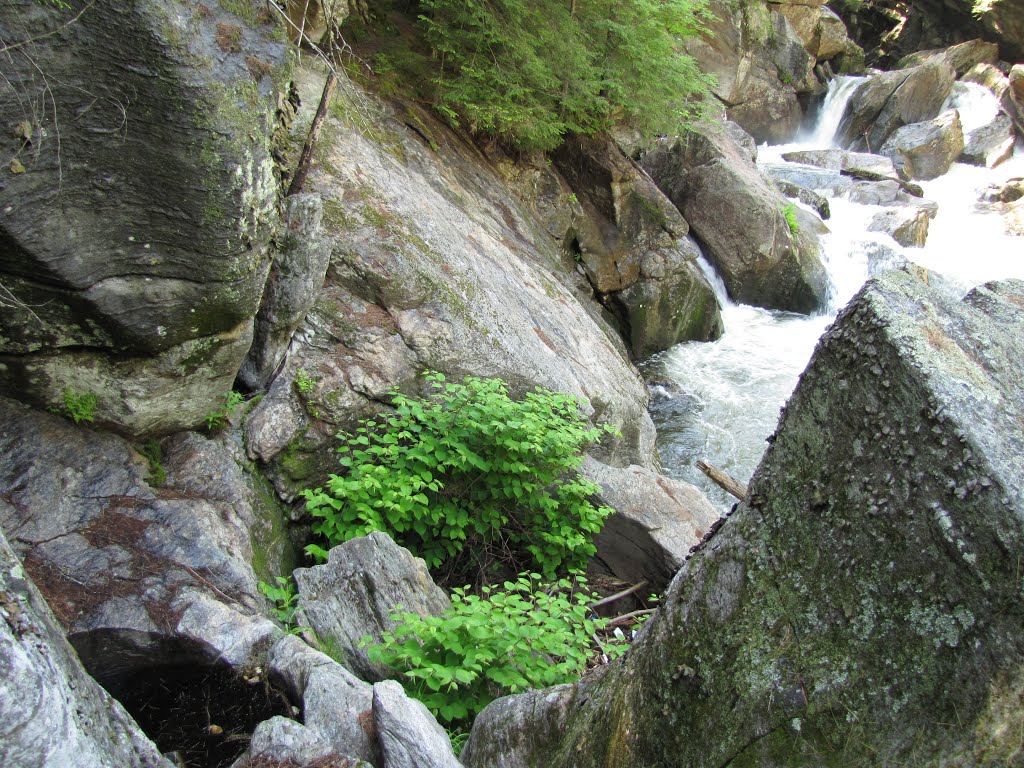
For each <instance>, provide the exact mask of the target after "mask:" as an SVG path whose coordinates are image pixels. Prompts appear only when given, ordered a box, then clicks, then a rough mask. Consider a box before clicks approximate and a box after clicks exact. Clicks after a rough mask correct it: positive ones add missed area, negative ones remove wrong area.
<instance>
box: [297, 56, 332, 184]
mask: <svg viewBox="0 0 1024 768" xmlns="http://www.w3.org/2000/svg"><path fill="white" fill-rule="evenodd" d="M337 85H338V76H337V75H336V74H334V72H331V73H330V74H329V75H327V82H326V83H324V92H323V95H322V96H320V106H318V107H317V108H316V116H315V117H314V118H313V125H311V126H310V128H309V135H308V136H307V137H306V143H305V144H303V145H302V154H301V155H299V165H298V167H297V168H296V169H295V178H294V179H292V183H291V186H290V187H288V195H289V196H291V195H297V194H299V192H301V191H302V187H303V185H304V184H305V183H306V177H307V176H308V175H309V166H310V163H311V162H312V160H313V150H315V149H316V143H317V141H319V140H320V129H321V128H323V125H324V118H326V117H327V107H328V106H330V103H331V96H332V95H334V89H335V87H336V86H337Z"/></svg>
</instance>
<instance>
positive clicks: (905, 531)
mask: <svg viewBox="0 0 1024 768" xmlns="http://www.w3.org/2000/svg"><path fill="white" fill-rule="evenodd" d="M1022 327H1024V283H1022V282H1020V281H1005V282H1001V283H994V284H989V285H987V286H983V287H980V288H978V289H975V290H974V291H972V292H971V293H970V294H969V295H968V296H967V297H966V298H965V299H963V300H962V301H958V300H956V299H954V298H950V297H947V296H946V294H944V293H942V292H940V291H937V290H933V289H930V288H928V287H927V286H925V285H924V284H923V283H920V282H918V281H917V280H916V279H915V278H914V277H912V276H911V275H910V274H908V273H906V272H888V273H886V274H884V275H883V276H881V277H880V278H877V279H875V280H872V281H871V282H869V283H868V285H867V286H866V287H865V288H864V289H862V291H861V292H860V293H859V294H858V295H857V296H856V297H855V298H854V299H853V300H852V301H851V302H850V304H849V305H848V306H847V307H846V309H845V310H844V311H843V312H842V313H841V314H840V316H839V318H838V320H837V321H836V323H835V324H834V325H833V326H832V328H831V330H830V331H828V332H827V333H826V335H825V336H824V337H823V338H822V340H821V342H820V343H819V345H818V348H817V350H816V352H815V354H814V357H813V359H812V360H811V363H810V364H809V366H808V368H807V371H806V372H805V373H804V375H803V377H802V379H801V381H800V383H799V385H798V387H797V390H796V392H795V393H794V395H793V397H792V398H791V400H790V401H789V403H788V404H787V406H786V408H785V410H784V412H783V415H782V417H781V420H780V423H779V427H778V430H777V432H776V434H775V435H774V436H773V438H772V442H771V446H770V447H769V449H768V451H767V453H766V454H765V457H764V459H763V461H762V463H761V465H760V467H759V468H758V470H757V472H756V473H755V476H754V478H753V480H752V482H751V485H750V497H749V501H748V502H747V503H746V504H743V505H741V506H740V508H739V509H738V511H736V512H735V513H734V514H733V515H732V517H731V518H729V520H728V521H727V522H726V523H725V525H724V526H723V527H722V528H721V530H720V531H719V532H718V533H717V534H716V535H715V536H714V537H712V538H711V539H710V540H709V541H708V542H707V543H706V544H705V545H704V546H703V547H702V548H701V549H700V550H699V552H698V553H697V554H696V555H694V557H692V558H691V559H690V560H689V562H688V563H687V565H686V566H685V567H684V568H683V569H682V570H681V571H680V572H679V574H678V575H677V576H676V578H675V580H674V581H673V584H672V586H671V588H670V589H669V591H668V593H667V594H666V596H665V598H664V601H663V603H662V608H661V609H660V611H659V615H658V616H656V617H655V618H654V619H652V620H651V621H650V622H649V623H648V624H647V625H646V627H645V629H644V630H643V632H642V634H641V637H640V638H639V639H638V641H637V643H636V644H635V646H634V648H633V650H632V651H631V652H630V654H629V655H628V656H627V657H625V658H624V659H623V660H622V662H621V663H618V664H616V665H612V666H611V667H609V668H608V669H607V670H606V671H604V672H603V673H602V674H600V675H596V676H589V677H585V678H584V679H583V680H582V681H581V682H580V683H579V684H578V685H577V686H576V687H575V688H570V689H568V690H565V689H551V690H550V691H541V692H534V693H531V694H528V695H526V696H524V697H521V698H515V697H510V698H506V699H500V700H498V701H496V702H495V703H494V704H492V705H491V707H490V708H488V709H487V710H485V711H484V712H483V713H482V714H481V715H480V717H479V718H478V720H477V725H476V728H475V729H474V732H473V734H472V736H471V738H470V742H469V744H468V745H467V747H466V750H465V752H464V753H463V755H464V760H465V762H466V764H467V765H468V766H474V767H475V766H485V765H486V766H491V765H501V766H506V767H507V766H527V765H534V764H536V762H537V760H538V756H539V755H543V756H544V759H543V760H542V761H541V762H543V763H544V764H545V765H549V766H555V767H556V768H557V767H560V766H570V765H571V766H575V767H576V768H584V767H586V766H599V765H658V764H671V765H691V766H722V765H727V764H728V765H806V766H812V765H813V766H822V765H829V766H831V765H835V766H839V765H844V766H850V765H856V766H860V765H864V766H867V765H878V764H890V765H947V764H956V765H965V766H975V765H990V764H1006V763H1007V762H1008V761H1009V762H1012V760H1013V759H1015V758H1014V757H1012V756H1013V755H1016V754H1017V750H1018V748H1019V742H1017V741H1016V740H1015V739H1014V737H1012V736H1010V734H1016V733H1019V730H1020V728H1021V727H1022V717H1024V715H1022V710H1021V707H1020V700H1021V696H1022V691H1024V677H1022V675H1021V669H1022V661H1024V631H1022V630H1024V609H1022V608H1021V600H1020V593H1021V583H1020V573H1019V569H1018V565H1017V561H1018V558H1019V553H1020V551H1021V548H1022V546H1024V465H1022V464H1021V462H1020V456H1021V455H1024V437H1022V435H1024V432H1022V431H1021V430H1019V429H1012V428H1011V429H1008V428H1006V427H1007V425H1008V424H1019V423H1024V388H1022V387H1021V383H1020V377H1019V376H1018V372H1019V371H1020V370H1021V367H1022V366H1024V345H1022V343H1021V334H1020V329H1021V328H1022ZM553 723H554V724H556V725H555V726H554V727H553V726H552V724H553ZM709 723H714V724H715V727H713V728H709V727H708V724H709ZM866 724H870V725H869V726H868V725H866Z"/></svg>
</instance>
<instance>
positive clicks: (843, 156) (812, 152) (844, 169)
mask: <svg viewBox="0 0 1024 768" xmlns="http://www.w3.org/2000/svg"><path fill="white" fill-rule="evenodd" d="M782 159H783V160H786V161H788V162H791V163H804V164H806V165H813V166H815V167H816V168H827V169H829V170H833V171H840V172H841V173H843V174H844V175H846V176H852V177H853V178H857V179H865V180H870V181H882V180H884V179H892V178H894V177H895V176H896V168H895V166H893V163H892V160H891V159H890V158H888V157H885V156H883V155H872V154H869V153H867V152H847V151H845V150H842V149H807V150H798V151H795V152H784V153H783V154H782Z"/></svg>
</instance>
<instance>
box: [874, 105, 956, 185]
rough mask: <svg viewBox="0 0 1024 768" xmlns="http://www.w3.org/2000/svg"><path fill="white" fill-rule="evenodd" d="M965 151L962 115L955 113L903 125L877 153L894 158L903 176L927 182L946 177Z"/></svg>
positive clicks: (945, 113) (951, 112)
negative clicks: (944, 175) (961, 122)
mask: <svg viewBox="0 0 1024 768" xmlns="http://www.w3.org/2000/svg"><path fill="white" fill-rule="evenodd" d="M963 150H964V133H963V129H962V128H961V126H960V114H959V113H958V112H957V111H956V110H955V109H952V110H949V111H948V112H944V113H943V114H942V115H940V116H939V117H937V118H935V119H934V120H929V121H927V122H921V123H911V124H910V125H904V126H903V127H902V128H899V129H898V130H896V131H895V132H893V134H892V135H891V136H890V137H889V138H888V139H887V140H886V142H885V144H883V145H882V147H881V149H879V150H878V151H879V152H881V153H882V154H883V155H885V156H887V157H891V158H892V161H893V164H894V165H895V166H896V168H897V170H899V171H900V172H901V173H904V174H906V176H909V177H910V178H912V179H920V180H923V181H927V180H928V179H934V178H937V177H939V176H941V175H943V174H944V173H946V171H948V170H949V167H950V166H951V165H952V164H953V162H954V161H955V160H956V159H957V157H959V156H960V153H961V152H963Z"/></svg>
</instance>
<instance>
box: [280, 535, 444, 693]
mask: <svg viewBox="0 0 1024 768" xmlns="http://www.w3.org/2000/svg"><path fill="white" fill-rule="evenodd" d="M295 583H296V584H297V585H298V594H299V613H298V614H297V619H296V621H297V622H298V623H300V624H302V625H304V626H308V627H311V628H312V629H313V630H314V631H315V632H316V634H317V636H318V637H320V638H322V639H323V640H324V641H326V642H328V643H330V646H331V648H333V649H334V651H335V653H336V654H338V655H339V657H340V659H341V661H342V662H343V663H344V664H345V666H346V667H347V668H348V669H350V670H351V671H352V672H354V673H355V674H356V675H358V676H359V677H361V678H362V679H363V680H371V681H372V680H381V679H383V678H385V677H388V676H389V671H388V669H387V667H384V666H381V665H379V664H374V663H373V662H372V661H370V659H369V657H368V656H367V652H366V648H364V647H362V642H361V641H362V639H363V638H364V637H371V638H373V639H374V640H376V641H379V640H381V638H382V637H383V635H384V632H386V631H387V630H389V629H391V628H392V627H394V626H395V625H396V624H397V623H398V622H396V621H394V620H393V619H392V618H391V614H392V613H395V612H396V611H397V610H399V609H398V606H402V608H401V609H400V610H403V611H411V612H413V613H418V614H420V615H421V616H440V615H441V614H442V613H444V612H445V611H446V610H448V609H450V608H451V601H450V600H449V599H448V595H446V594H445V592H444V590H443V589H441V588H440V587H438V586H437V585H436V584H435V583H434V580H433V579H431V578H430V573H429V572H428V571H427V566H426V564H425V563H424V562H423V560H421V559H420V558H418V557H414V556H413V555H412V553H411V552H409V550H407V549H406V548H405V547H400V546H398V545H397V544H396V543H395V542H394V541H393V540H392V539H391V537H390V536H388V535H387V534H386V533H381V532H380V531H374V532H373V533H371V534H369V535H368V536H360V537H359V538H355V539H352V540H350V541H346V542H345V543H344V544H339V545H338V546H336V547H333V548H332V549H331V551H330V555H329V556H328V559H327V562H326V563H324V564H323V565H315V566H313V567H312V568H299V569H297V570H296V571H295Z"/></svg>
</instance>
